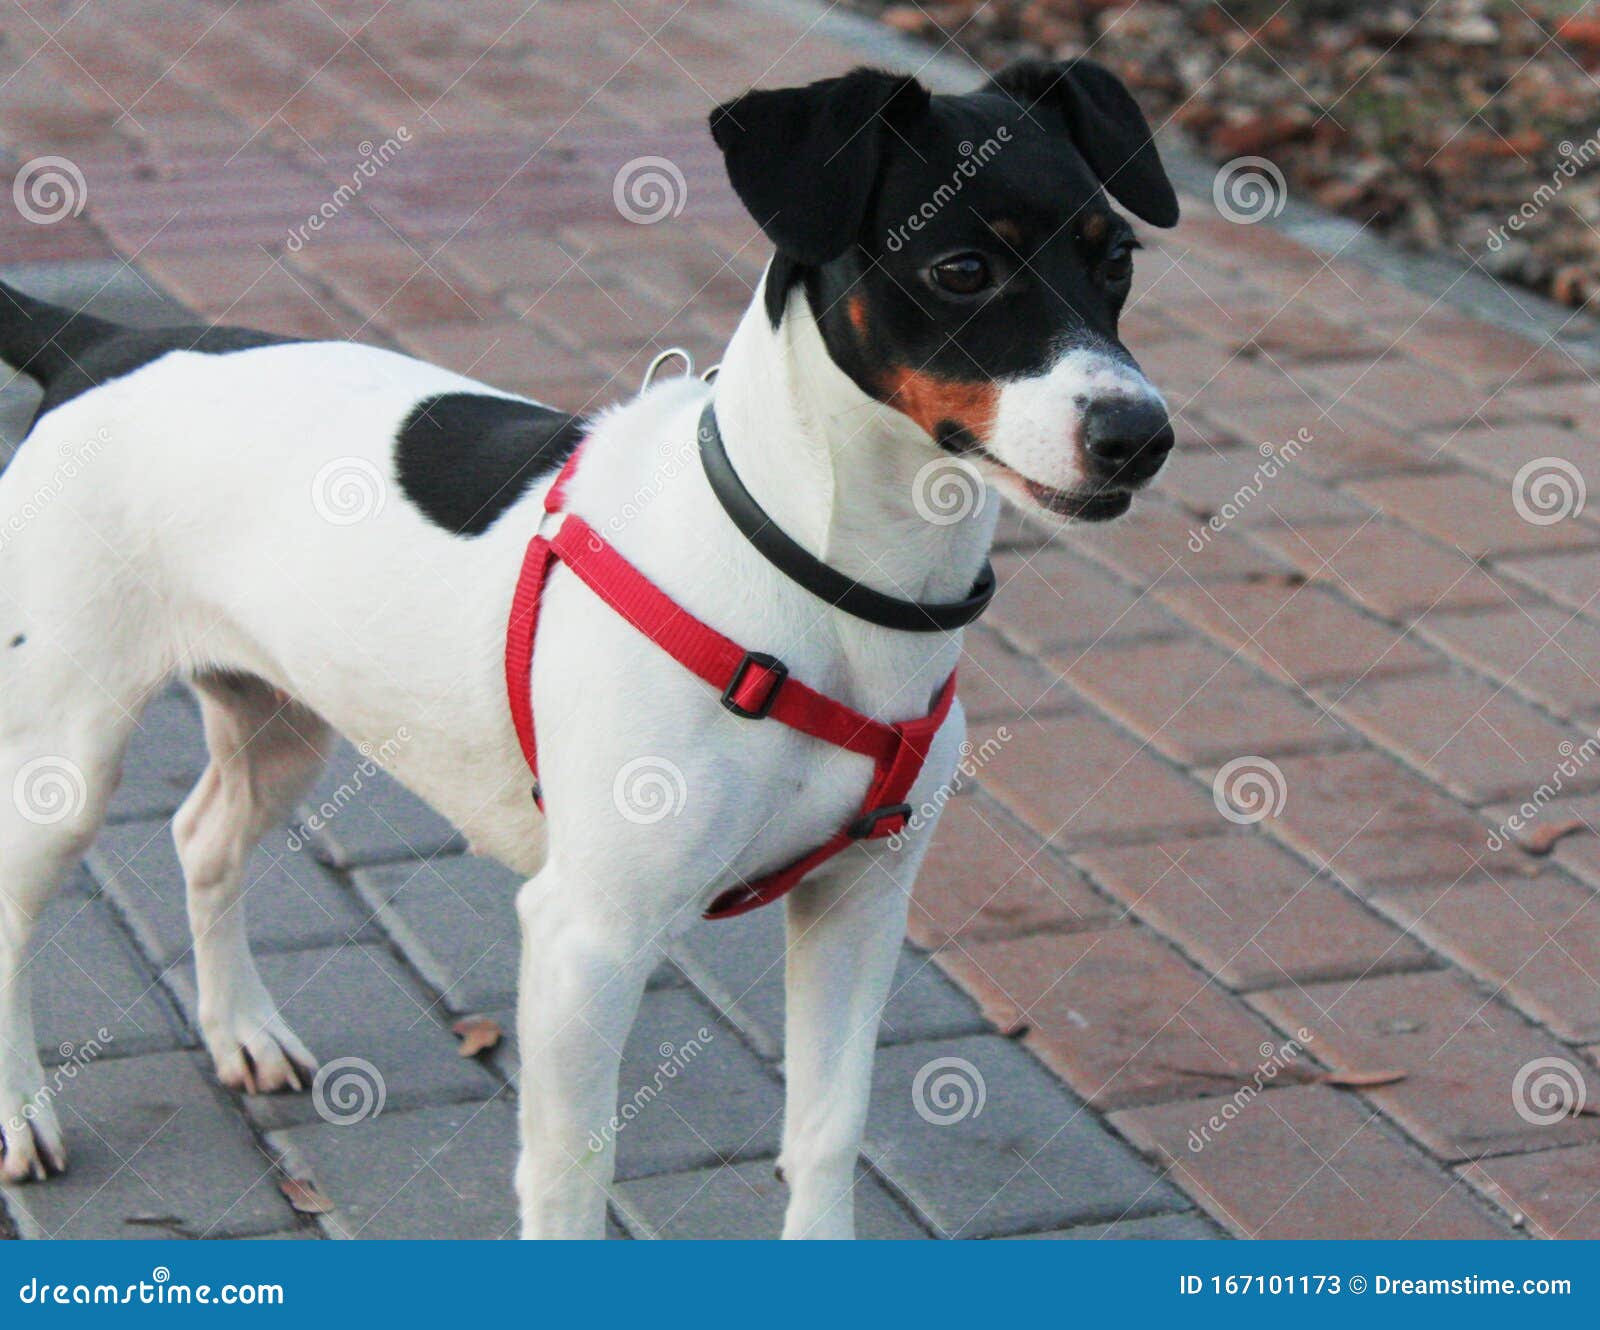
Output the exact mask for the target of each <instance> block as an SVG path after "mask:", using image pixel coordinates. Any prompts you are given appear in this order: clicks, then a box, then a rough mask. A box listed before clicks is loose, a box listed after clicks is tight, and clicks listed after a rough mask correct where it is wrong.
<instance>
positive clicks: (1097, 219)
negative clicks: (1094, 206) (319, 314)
mask: <svg viewBox="0 0 1600 1330" xmlns="http://www.w3.org/2000/svg"><path fill="white" fill-rule="evenodd" d="M1110 229H1111V219H1110V218H1109V217H1107V216H1106V215H1105V213H1103V212H1092V213H1090V214H1089V215H1088V217H1086V218H1085V219H1084V223H1083V238H1084V239H1085V240H1087V241H1088V242H1089V243H1090V244H1091V245H1098V244H1099V243H1100V242H1101V241H1102V240H1104V239H1105V237H1106V232H1107V231H1108V230H1110Z"/></svg>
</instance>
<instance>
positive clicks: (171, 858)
mask: <svg viewBox="0 0 1600 1330" xmlns="http://www.w3.org/2000/svg"><path fill="white" fill-rule="evenodd" d="M89 866H90V868H91V870H92V871H93V872H94V875H95V877H96V878H98V879H99V880H100V881H101V882H102V883H104V885H105V889H106V893H107V894H108V895H109V896H110V897H111V898H112V899H113V900H114V901H116V903H117V908H118V909H119V910H120V911H121V912H122V915H123V918H124V919H126V920H127V923H128V927H129V929H130V930H131V931H132V933H133V935H134V936H135V937H136V938H137V939H138V940H139V945H140V946H141V947H142V948H143V949H144V951H145V954H146V955H148V956H149V957H150V958H151V960H153V961H154V962H155V963H156V964H157V965H158V966H161V967H162V968H165V967H166V966H168V965H171V964H173V963H174V962H176V961H178V960H180V959H181V958H182V957H184V956H186V955H188V954H189V949H190V945H191V941H192V934H191V933H190V930H189V915H188V910H187V908H186V906H185V904H184V887H183V869H182V867H181V866H180V865H179V863H178V851H177V847H176V846H175V845H174V844H173V843H172V825H171V823H170V821H167V820H165V819H163V820H159V821H155V820H147V821H140V822H124V823H121V824H119V825H117V826H112V827H107V828H105V830H104V831H102V832H101V834H100V835H99V837H97V838H96V840H95V844H94V848H93V849H92V850H91V851H90V852H89ZM244 880H245V895H244V907H243V908H244V912H245V919H246V923H247V927H248V929H249V933H250V942H251V945H252V946H254V947H255V948H257V949H258V950H260V951H284V950H288V949H290V948H295V947H310V946H317V945H319V944H323V943H332V942H343V941H345V940H347V939H348V938H350V937H352V936H356V935H358V934H360V933H361V931H362V929H363V927H364V921H365V918H366V911H365V910H362V909H360V908H359V902H358V901H355V900H353V899H352V897H351V895H350V892H349V891H348V889H346V888H345V887H344V886H342V885H341V884H340V883H339V881H338V880H337V879H336V878H334V876H333V875H332V874H331V873H329V872H328V870H327V869H325V868H323V867H322V866H321V865H320V864H318V863H317V862H316V860H315V859H314V858H313V857H312V855H311V853H310V851H309V850H307V849H302V850H300V851H299V852H298V853H296V852H295V851H293V850H290V849H288V848H287V847H286V845H285V842H284V840H283V839H282V838H281V835H278V834H272V833H269V835H268V837H267V839H266V840H264V841H263V842H262V844H261V845H260V846H259V847H258V848H257V849H256V851H255V853H254V854H252V855H251V856H250V860H249V862H248V864H246V866H245V879H244ZM365 926H366V927H367V928H368V930H369V931H371V932H373V933H375V932H376V929H375V928H372V926H370V925H365Z"/></svg>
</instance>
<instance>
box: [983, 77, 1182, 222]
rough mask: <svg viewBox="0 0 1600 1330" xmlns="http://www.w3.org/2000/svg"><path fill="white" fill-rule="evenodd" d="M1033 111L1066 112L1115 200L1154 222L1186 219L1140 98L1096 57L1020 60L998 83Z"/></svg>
mask: <svg viewBox="0 0 1600 1330" xmlns="http://www.w3.org/2000/svg"><path fill="white" fill-rule="evenodd" d="M990 86H991V87H992V88H995V89H998V90H999V91H1000V92H1003V93H1005V94H1006V95H1007V96H1009V97H1011V98H1013V99H1014V100H1015V101H1017V102H1018V103H1020V104H1021V105H1022V106H1023V107H1024V108H1025V109H1027V110H1029V111H1037V110H1038V108H1039V107H1040V106H1043V107H1046V108H1049V109H1051V110H1054V111H1055V112H1057V113H1059V114H1060V116H1061V118H1062V120H1063V121H1064V122H1065V124H1066V130H1067V134H1068V135H1069V136H1070V137H1071V139H1072V142H1073V145H1074V146H1075V147H1076V148H1077V149H1078V151H1079V152H1080V153H1081V154H1082V155H1083V160H1084V161H1086V162H1087V163H1088V164H1089V169H1090V170H1091V171H1093V172H1094V173H1095V175H1096V176H1097V177H1098V178H1099V180H1100V183H1101V184H1103V185H1104V186H1105V187H1106V189H1107V190H1109V191H1110V193H1111V197H1112V198H1114V199H1116V200H1117V202H1118V203H1120V204H1122V206H1123V207H1125V208H1126V209H1127V210H1128V211H1129V212H1131V213H1132V214H1133V215H1134V216H1135V217H1142V218H1143V219H1144V220H1145V221H1147V222H1149V223H1150V224H1151V225H1152V226H1176V225H1177V224H1178V196H1177V195H1176V194H1174V193H1173V191H1172V182H1171V181H1170V180H1168V179H1167V172H1166V168H1165V167H1163V166H1162V165H1161V155H1160V154H1159V153H1158V152H1157V151H1156V145H1155V143H1154V141H1153V140H1152V139H1151V136H1150V126H1149V125H1148V124H1147V123H1146V122H1145V118H1144V113H1143V112H1142V111H1140V110H1139V103H1138V102H1136V101H1134V100H1133V96H1132V94H1131V93H1129V91H1128V90H1127V88H1125V87H1124V86H1123V84H1122V80H1121V79H1119V78H1118V77H1117V76H1116V75H1115V74H1113V73H1112V72H1111V71H1110V70H1109V69H1107V68H1106V67H1105V66H1104V65H1098V64H1096V63H1095V62H1094V61H1093V60H1083V59H1078V60H1067V61H1063V62H1061V63H1060V64H1052V63H1051V62H1049V61H1046V60H1019V61H1017V62H1016V63H1015V64H1012V65H1008V66H1007V67H1006V68H1005V69H1003V70H1001V71H1000V72H999V73H998V74H996V75H995V76H994V78H993V79H992V80H991V82H990Z"/></svg>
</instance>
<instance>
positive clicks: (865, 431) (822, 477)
mask: <svg viewBox="0 0 1600 1330" xmlns="http://www.w3.org/2000/svg"><path fill="white" fill-rule="evenodd" d="M716 401H717V421H718V424H719V426H720V428H721V431H722V436H723V441H724V443H725V445H726V447H727V450H728V456H729V458H730V460H731V461H732V463H733V466H734V469H735V470H736V471H737V472H738V474H739V478H740V479H741V480H742V481H743V482H744V484H745V487H746V488H747V489H748V490H749V491H750V493H751V494H752V495H753V496H754V497H755V499H756V501H757V502H758V503H759V504H760V505H761V506H762V507H763V508H764V509H765V510H766V512H767V514H768V515H769V516H770V517H771V518H772V520H773V521H774V522H776V523H777V524H778V525H779V526H780V527H782V528H783V530H784V531H785V532H787V533H788V535H789V536H790V537H791V538H793V539H794V540H796V541H798V542H799V543H800V544H801V545H802V546H804V547H805V548H806V549H807V550H808V551H810V552H811V553H812V554H814V555H816V556H817V557H818V558H820V559H822V560H824V561H826V562H827V563H829V564H831V565H832V566H833V567H835V568H837V569H838V570H839V571H840V572H842V573H844V574H846V575H847V576H849V577H852V578H854V579H856V580H857V581H859V582H862V583H864V584H866V585H867V586H870V587H873V588H874V589H876V590H878V591H883V592H886V593H888V594H890V595H896V596H901V597H904V598H907V599H912V600H922V601H947V600H958V599H960V598H961V597H963V596H965V595H966V594H967V592H968V591H969V590H970V589H971V587H972V584H973V581H974V580H975V579H976V578H977V576H978V573H979V571H980V570H981V569H982V567H983V560H984V556H985V555H986V554H987V553H988V550H989V545H990V543H991V541H992V539H993V536H994V527H995V521H996V519H997V516H998V509H999V496H998V495H997V494H995V493H993V492H989V493H983V492H982V491H981V489H980V490H978V491H977V494H978V495H980V496H981V499H982V502H981V503H974V504H973V505H972V507H973V511H972V512H970V513H968V514H967V515H965V516H962V517H960V519H959V520H956V521H948V522H936V521H933V520H930V518H929V517H928V516H925V515H924V513H926V512H930V511H933V510H932V509H930V508H929V505H928V502H927V498H926V496H927V494H928V492H929V490H930V485H931V487H932V489H933V490H934V491H937V490H938V488H939V485H938V481H937V477H930V475H929V474H928V473H926V472H925V471H924V468H926V467H928V466H929V464H930V463H932V464H936V465H938V466H940V467H941V468H948V467H951V466H953V465H954V464H953V463H952V462H951V461H950V460H949V459H942V455H941V454H940V453H939V451H938V450H937V449H936V448H935V447H934V445H933V444H932V443H931V442H930V440H929V439H928V436H927V435H926V434H925V433H923V431H922V430H921V429H920V428H919V427H918V426H917V425H915V424H914V423H913V422H912V421H911V420H910V419H909V418H907V417H906V416H905V415H904V414H902V413H901V412H899V411H897V410H895V409H894V408H893V407H889V406H885V405H884V404H883V403H881V402H878V401H875V400H874V399H872V398H870V397H868V396H867V394H866V393H864V392H862V390H861V389H860V388H859V387H857V386H856V384H855V383H854V382H853V381H852V380H851V379H850V378H849V376H848V375H846V374H845V373H844V371H843V370H841V369H840V368H839V367H838V365H837V364H835V363H834V360H833V358H832V357H831V356H830V355H829V354H828V350H827V347H826V345H825V344H824V342H823V338H822V331H821V329H820V328H819V327H818V326H817V322H816V319H815V317H814V316H813V314H812V311H811V308H810V305H809V302H808V301H807V300H806V297H805V294H804V292H803V290H801V288H800V287H798V286H796V287H795V289H794V290H793V291H791V292H790V295H789V301H788V307H787V309H786V311H785V313H784V316H783V319H782V321H781V322H780V324H779V325H778V327H777V328H776V329H774V328H773V326H772V324H771V322H770V320H769V319H768V317H767V312H766V308H765V301H764V299H763V297H762V292H761V291H759V290H758V291H757V292H756V297H755V300H754V301H753V302H752V304H751V306H750V308H749V309H748V310H747V311H746V312H745V316H744V319H743V320H742V321H741V323H740V324H739V327H738V329H737V330H736V331H735V333H734V335H733V340H732V341H731V342H730V343H729V345H728V350H727V354H726V355H725V356H724V358H723V361H722V368H721V369H720V371H719V372H718V376H717V389H716ZM947 479H948V478H947ZM956 479H957V480H958V481H959V483H960V484H962V485H963V486H976V485H977V484H978V481H977V477H976V473H972V474H971V475H969V476H958V477H956ZM919 491H920V492H921V494H922V495H923V498H922V499H921V500H920V508H921V511H919ZM936 515H937V514H936Z"/></svg>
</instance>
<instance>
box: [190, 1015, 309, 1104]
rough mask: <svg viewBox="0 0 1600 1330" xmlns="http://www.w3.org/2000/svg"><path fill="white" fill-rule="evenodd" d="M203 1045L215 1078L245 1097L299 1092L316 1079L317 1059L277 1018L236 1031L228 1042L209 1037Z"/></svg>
mask: <svg viewBox="0 0 1600 1330" xmlns="http://www.w3.org/2000/svg"><path fill="white" fill-rule="evenodd" d="M206 1045H207V1047H209V1048H210V1049H211V1054H212V1059H213V1061H214V1062H215V1063H216V1068H217V1079H218V1080H219V1081H221V1082H222V1083H223V1084H224V1085H225V1086H227V1087H228V1088H229V1089H230V1090H238V1091H240V1092H242V1093H244V1094H251V1095H254V1094H277V1093H279V1092H280V1091H292V1092H295V1093H299V1092H302V1091H304V1090H305V1089H306V1088H307V1087H308V1086H310V1085H311V1083H312V1080H313V1079H314V1078H315V1076H316V1068H317V1060H316V1058H314V1057H313V1056H312V1055H311V1052H310V1050H309V1049H307V1048H306V1046H305V1045H304V1044H302V1043H301V1042H300V1040H299V1039H298V1038H297V1037H296V1036H295V1034H294V1032H293V1031H292V1030H290V1029H289V1027H288V1026H287V1025H285V1024H284V1023H283V1021H282V1020H280V1019H279V1018H278V1017H277V1016H273V1017H272V1018H271V1019H270V1020H269V1021H266V1022H264V1023H262V1024H261V1025H260V1026H258V1027H257V1028H255V1029H254V1030H251V1031H247V1032H240V1031H235V1032H234V1033H233V1036H232V1039H231V1040H230V1041H229V1042H227V1043H225V1042H224V1041H223V1040H221V1039H218V1038H213V1037H208V1038H207V1039H206Z"/></svg>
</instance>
